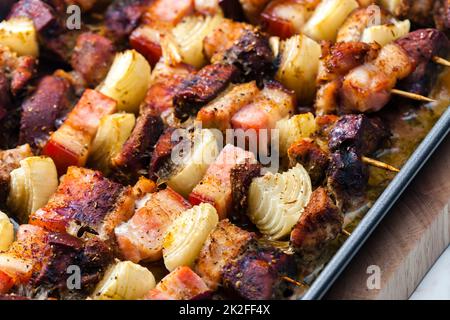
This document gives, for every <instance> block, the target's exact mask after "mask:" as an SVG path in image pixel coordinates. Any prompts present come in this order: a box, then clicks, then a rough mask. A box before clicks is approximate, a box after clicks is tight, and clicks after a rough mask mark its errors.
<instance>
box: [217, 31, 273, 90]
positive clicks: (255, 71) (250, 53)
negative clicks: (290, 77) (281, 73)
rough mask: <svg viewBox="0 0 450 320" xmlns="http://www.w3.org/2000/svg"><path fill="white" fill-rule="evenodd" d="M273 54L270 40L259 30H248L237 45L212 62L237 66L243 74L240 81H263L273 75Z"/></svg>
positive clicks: (218, 55) (220, 54) (260, 82)
mask: <svg viewBox="0 0 450 320" xmlns="http://www.w3.org/2000/svg"><path fill="white" fill-rule="evenodd" d="M273 59H274V56H273V52H272V49H271V48H270V44H269V38H268V37H267V36H266V35H265V34H263V33H261V32H260V31H259V30H258V29H255V28H253V29H251V30H249V29H246V30H245V31H244V32H243V34H242V36H241V37H240V38H239V40H238V41H236V42H235V44H234V45H233V46H232V47H231V48H229V49H228V50H226V51H225V52H223V53H218V54H217V55H216V56H214V57H213V58H212V62H223V63H226V64H231V65H233V66H235V67H236V68H237V69H238V70H239V71H240V73H241V75H240V77H239V80H240V81H241V82H248V81H251V80H256V81H257V82H258V83H259V84H262V82H263V80H264V79H265V78H267V77H269V76H271V75H273V72H274V68H273Z"/></svg>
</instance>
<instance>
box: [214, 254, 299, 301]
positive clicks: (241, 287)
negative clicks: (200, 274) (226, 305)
mask: <svg viewBox="0 0 450 320" xmlns="http://www.w3.org/2000/svg"><path fill="white" fill-rule="evenodd" d="M296 272H297V266H296V263H295V261H294V258H293V256H291V255H287V254H285V253H283V252H281V251H280V250H278V249H275V248H259V247H251V248H249V249H247V250H246V251H245V252H244V253H243V254H242V255H240V256H239V257H238V258H237V259H234V260H232V261H230V262H229V263H228V264H227V265H226V266H225V268H224V273H223V282H224V287H225V288H226V289H227V290H228V291H229V292H231V294H233V295H236V296H238V297H240V298H243V299H248V300H268V299H277V298H281V297H282V296H283V291H284V289H286V288H287V286H288V284H287V283H286V282H285V281H283V279H282V277H283V276H289V277H295V274H296Z"/></svg>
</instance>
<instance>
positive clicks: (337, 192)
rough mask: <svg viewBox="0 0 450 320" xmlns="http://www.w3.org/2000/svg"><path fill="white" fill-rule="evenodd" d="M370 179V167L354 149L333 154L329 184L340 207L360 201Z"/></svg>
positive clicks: (344, 207)
mask: <svg viewBox="0 0 450 320" xmlns="http://www.w3.org/2000/svg"><path fill="white" fill-rule="evenodd" d="M368 180H369V172H368V168H367V166H366V165H365V164H364V163H363V162H362V161H361V156H360V155H359V154H358V153H356V152H355V151H354V150H352V149H350V150H346V151H336V152H334V153H333V154H332V155H331V160H330V165H329V167H328V170H327V186H328V189H329V190H330V192H332V193H333V195H334V198H335V199H336V201H337V203H338V206H339V207H340V208H342V209H344V210H345V209H347V208H351V207H352V206H353V204H355V203H357V202H359V201H360V200H361V198H362V197H364V195H365V192H366V189H367V183H368Z"/></svg>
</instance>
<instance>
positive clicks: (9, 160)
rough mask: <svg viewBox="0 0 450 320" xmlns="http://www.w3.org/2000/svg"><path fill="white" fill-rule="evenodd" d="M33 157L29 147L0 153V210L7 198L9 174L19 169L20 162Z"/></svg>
mask: <svg viewBox="0 0 450 320" xmlns="http://www.w3.org/2000/svg"><path fill="white" fill-rule="evenodd" d="M31 156H33V152H32V151H31V148H30V146H29V145H27V144H26V145H23V146H19V147H17V148H15V149H11V150H4V151H0V208H3V207H4V206H5V201H6V198H7V196H8V190H9V181H10V173H11V171H13V170H14V169H17V168H19V167H20V160H23V159H25V158H27V157H31Z"/></svg>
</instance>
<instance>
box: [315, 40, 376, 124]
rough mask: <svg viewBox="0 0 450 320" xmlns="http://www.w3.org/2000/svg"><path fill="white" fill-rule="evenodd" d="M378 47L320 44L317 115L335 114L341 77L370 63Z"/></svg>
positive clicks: (358, 43)
mask: <svg viewBox="0 0 450 320" xmlns="http://www.w3.org/2000/svg"><path fill="white" fill-rule="evenodd" d="M379 49H380V47H379V46H378V45H376V44H366V43H363V42H338V43H336V44H334V45H332V44H331V43H328V42H326V43H323V44H322V56H321V60H320V66H319V74H318V76H317V83H318V85H319V89H318V92H317V96H316V101H315V109H316V113H317V114H322V115H323V114H329V113H335V112H337V110H338V107H339V90H340V89H341V86H342V77H344V76H345V75H346V74H347V73H348V72H349V71H350V70H352V69H354V68H356V67H357V66H359V65H361V64H363V63H366V62H370V61H372V60H373V59H375V58H376V57H377V55H378V52H379Z"/></svg>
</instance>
